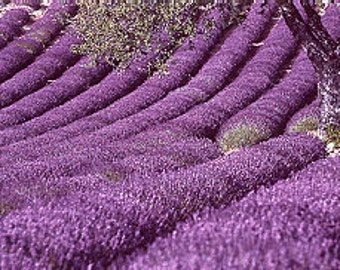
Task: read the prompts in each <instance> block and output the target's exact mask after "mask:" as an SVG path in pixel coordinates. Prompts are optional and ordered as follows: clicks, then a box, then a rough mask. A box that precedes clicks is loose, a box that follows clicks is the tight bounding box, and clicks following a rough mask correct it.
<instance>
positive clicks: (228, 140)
mask: <svg viewBox="0 0 340 270" xmlns="http://www.w3.org/2000/svg"><path fill="white" fill-rule="evenodd" d="M269 136H270V135H269V134H266V132H265V130H264V129H259V128H258V127H256V126H254V125H251V124H243V125H238V126H236V127H235V128H232V129H231V130H228V131H227V132H225V133H224V134H223V137H222V139H221V140H220V146H221V147H222V150H223V151H224V152H229V151H232V150H235V149H238V148H241V147H243V146H246V145H254V144H256V143H258V142H261V141H264V140H267V139H269Z"/></svg>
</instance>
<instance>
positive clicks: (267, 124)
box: [216, 52, 317, 152]
mask: <svg viewBox="0 0 340 270" xmlns="http://www.w3.org/2000/svg"><path fill="white" fill-rule="evenodd" d="M316 83H317V81H316V76H315V72H314V69H313V66H312V64H311V63H310V61H309V59H308V57H307V55H306V53H305V52H301V53H300V55H299V57H298V58H297V59H296V60H295V62H294V65H293V67H292V70H291V72H290V74H289V75H288V76H286V77H285V78H284V79H283V81H281V83H279V84H278V85H276V86H275V87H274V88H273V89H271V90H270V91H269V92H268V93H266V94H265V95H263V96H262V97H261V98H259V99H258V100H257V101H255V102H254V103H252V104H251V105H250V106H248V107H246V108H245V109H243V110H241V111H240V112H238V113H237V114H236V115H234V116H233V117H231V118H230V119H228V120H227V121H226V122H224V124H222V126H221V127H220V129H219V131H218V133H217V135H216V140H217V141H218V143H219V145H220V146H221V148H222V149H223V150H224V151H226V152H228V151H230V150H232V149H236V148H239V147H243V146H245V145H252V144H256V143H258V142H260V141H264V140H267V139H269V138H271V137H273V136H277V135H278V134H279V133H280V132H281V131H282V129H283V128H284V125H285V123H286V122H287V121H288V119H289V117H290V116H291V115H292V114H293V113H294V112H296V111H297V110H298V109H300V108H301V107H302V106H303V105H305V103H306V101H308V100H311V98H313V97H314V96H315V94H316Z"/></svg>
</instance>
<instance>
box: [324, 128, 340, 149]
mask: <svg viewBox="0 0 340 270" xmlns="http://www.w3.org/2000/svg"><path fill="white" fill-rule="evenodd" d="M326 133H327V137H326V139H325V141H326V143H327V144H331V143H333V144H334V148H335V149H339V148H340V127H339V126H336V125H333V124H330V125H328V126H327V129H326Z"/></svg>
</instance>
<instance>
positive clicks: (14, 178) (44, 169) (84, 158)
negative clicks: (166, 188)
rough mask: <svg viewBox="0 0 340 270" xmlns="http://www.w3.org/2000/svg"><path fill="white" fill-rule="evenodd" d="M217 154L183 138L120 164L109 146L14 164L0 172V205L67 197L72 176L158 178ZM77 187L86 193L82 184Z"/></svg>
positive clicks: (16, 205)
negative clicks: (139, 176)
mask: <svg viewBox="0 0 340 270" xmlns="http://www.w3.org/2000/svg"><path fill="white" fill-rule="evenodd" d="M220 154H221V152H220V151H219V148H218V146H217V145H215V144H214V143H212V142H211V141H210V140H208V139H203V140H202V139H197V138H186V139H184V140H181V141H178V142H175V143H172V144H169V145H164V146H161V147H160V148H158V149H154V150H152V151H150V152H148V153H147V154H145V155H135V156H130V157H127V158H125V159H123V160H115V159H113V158H112V157H111V153H110V147H109V146H108V148H107V151H106V152H102V151H97V152H96V151H89V152H88V153H84V154H79V153H76V154H74V155H70V154H69V155H67V156H64V157H58V158H54V159H53V158H51V159H50V160H48V161H46V162H22V163H17V164H13V165H12V166H11V168H6V169H1V170H0V193H1V198H0V205H8V206H9V205H11V208H12V209H14V208H15V209H18V208H19V207H20V208H22V207H24V206H27V205H29V204H30V203H32V201H35V200H38V199H44V200H48V198H50V197H54V196H59V197H60V196H66V195H67V194H69V193H71V191H72V190H74V188H72V185H73V182H74V181H77V180H75V179H77V177H75V176H80V175H86V174H89V173H90V174H91V175H95V174H96V175H99V176H105V177H107V181H105V182H107V183H110V182H112V183H113V182H119V181H127V180H128V179H129V178H131V177H132V175H136V174H137V175H149V176H150V175H157V174H159V173H161V172H163V173H164V172H168V171H176V170H179V169H180V168H186V167H190V166H194V165H197V164H201V163H205V162H208V161H210V160H213V159H215V158H217V157H219V156H220ZM71 177H73V178H71ZM74 177H75V178H74ZM84 177H85V176H84ZM86 177H87V176H86ZM89 177H92V176H89ZM86 182H88V181H86ZM84 183H85V182H84ZM98 185H101V184H100V183H98ZM80 186H82V188H83V189H84V190H85V189H86V186H83V184H82V185H80ZM80 186H79V188H80ZM0 211H1V210H0ZM6 212H7V211H6ZM3 214H5V210H3ZM0 216H1V214H0Z"/></svg>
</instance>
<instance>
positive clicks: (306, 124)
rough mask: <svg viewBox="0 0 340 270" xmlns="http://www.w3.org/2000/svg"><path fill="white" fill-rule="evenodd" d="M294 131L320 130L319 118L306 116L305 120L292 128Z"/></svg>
mask: <svg viewBox="0 0 340 270" xmlns="http://www.w3.org/2000/svg"><path fill="white" fill-rule="evenodd" d="M290 130H291V131H293V132H301V131H317V130H318V119H317V118H315V117H306V118H304V119H303V120H301V121H299V122H298V123H296V124H295V125H294V126H292V127H291V129H290Z"/></svg>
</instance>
